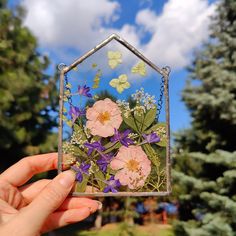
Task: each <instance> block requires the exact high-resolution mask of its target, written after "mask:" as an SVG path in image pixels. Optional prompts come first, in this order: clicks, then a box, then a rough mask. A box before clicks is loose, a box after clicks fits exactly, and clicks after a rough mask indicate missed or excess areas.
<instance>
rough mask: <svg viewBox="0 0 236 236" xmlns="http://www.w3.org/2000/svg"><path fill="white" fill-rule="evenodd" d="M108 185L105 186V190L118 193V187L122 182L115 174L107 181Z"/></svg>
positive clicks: (105, 191)
mask: <svg viewBox="0 0 236 236" xmlns="http://www.w3.org/2000/svg"><path fill="white" fill-rule="evenodd" d="M106 183H107V186H106V187H105V188H104V190H103V192H104V193H108V192H113V193H117V192H118V191H117V188H119V187H120V186H121V183H120V181H119V180H118V179H114V176H111V177H110V179H109V180H107V181H106Z"/></svg>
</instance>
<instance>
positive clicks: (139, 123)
mask: <svg viewBox="0 0 236 236" xmlns="http://www.w3.org/2000/svg"><path fill="white" fill-rule="evenodd" d="M134 120H135V124H136V127H137V128H138V130H139V131H140V132H142V131H143V129H144V113H142V114H141V115H138V114H136V113H135V114H134Z"/></svg>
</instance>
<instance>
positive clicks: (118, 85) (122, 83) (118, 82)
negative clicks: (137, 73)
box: [109, 74, 130, 93]
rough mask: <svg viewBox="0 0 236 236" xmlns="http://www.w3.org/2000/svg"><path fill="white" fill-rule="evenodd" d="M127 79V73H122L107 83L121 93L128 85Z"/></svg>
mask: <svg viewBox="0 0 236 236" xmlns="http://www.w3.org/2000/svg"><path fill="white" fill-rule="evenodd" d="M127 80H128V77H127V75H126V74H122V75H120V76H119V77H118V78H117V79H112V80H111V81H110V83H109V84H110V85H111V87H113V88H115V89H116V90H117V92H118V93H122V92H123V91H124V90H125V89H128V88H129V87H130V83H129V82H128V81H127Z"/></svg>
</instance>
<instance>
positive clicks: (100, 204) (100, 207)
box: [96, 201, 102, 210]
mask: <svg viewBox="0 0 236 236" xmlns="http://www.w3.org/2000/svg"><path fill="white" fill-rule="evenodd" d="M96 202H97V204H98V210H101V209H102V203H101V202H99V201H96Z"/></svg>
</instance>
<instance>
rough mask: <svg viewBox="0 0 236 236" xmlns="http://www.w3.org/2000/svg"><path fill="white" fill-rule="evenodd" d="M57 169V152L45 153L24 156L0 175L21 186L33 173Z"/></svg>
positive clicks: (1, 177)
mask: <svg viewBox="0 0 236 236" xmlns="http://www.w3.org/2000/svg"><path fill="white" fill-rule="evenodd" d="M53 169H57V153H47V154H41V155H35V156H30V157H25V158H23V159H21V160H20V161H18V162H17V163H16V164H14V165H13V166H11V167H10V168H8V169H7V170H6V171H4V172H3V173H2V174H1V175H0V179H1V180H5V181H7V182H8V183H10V184H12V185H14V186H21V185H23V184H24V183H26V182H27V181H28V180H29V179H31V177H32V176H34V175H35V174H38V173H41V172H45V171H48V170H53Z"/></svg>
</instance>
